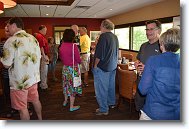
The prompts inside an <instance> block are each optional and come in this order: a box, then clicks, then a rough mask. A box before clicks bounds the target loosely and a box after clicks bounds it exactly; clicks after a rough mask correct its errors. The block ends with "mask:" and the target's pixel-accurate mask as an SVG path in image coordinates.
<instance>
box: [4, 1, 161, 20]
mask: <svg viewBox="0 0 189 129" xmlns="http://www.w3.org/2000/svg"><path fill="white" fill-rule="evenodd" d="M160 1H163V0H75V1H74V2H73V3H72V5H71V6H62V5H50V7H47V6H46V5H27V4H17V6H15V7H14V8H10V9H5V11H4V13H3V14H0V17H14V16H16V17H63V18H108V17H111V16H114V15H118V14H121V13H125V12H128V11H131V10H134V9H137V8H141V7H144V6H147V5H150V4H154V3H158V2H160ZM77 6H89V8H88V9H86V8H78V7H77ZM46 14H48V15H46Z"/></svg>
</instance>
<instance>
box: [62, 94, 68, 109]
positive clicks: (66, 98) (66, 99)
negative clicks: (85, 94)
mask: <svg viewBox="0 0 189 129" xmlns="http://www.w3.org/2000/svg"><path fill="white" fill-rule="evenodd" d="M67 103H68V95H67V94H64V102H63V106H66V105H67Z"/></svg>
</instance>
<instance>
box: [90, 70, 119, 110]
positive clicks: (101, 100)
mask: <svg viewBox="0 0 189 129" xmlns="http://www.w3.org/2000/svg"><path fill="white" fill-rule="evenodd" d="M92 71H93V75H94V87H95V94H96V99H97V102H98V105H99V109H100V112H108V110H109V106H110V105H115V101H116V96H115V75H116V70H113V71H110V72H105V71H103V70H101V69H100V68H98V67H97V68H93V70H92Z"/></svg>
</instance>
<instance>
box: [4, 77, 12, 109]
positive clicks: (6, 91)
mask: <svg viewBox="0 0 189 129" xmlns="http://www.w3.org/2000/svg"><path fill="white" fill-rule="evenodd" d="M3 93H4V96H5V100H6V106H8V107H10V106H11V100H10V85H9V78H5V77H3Z"/></svg>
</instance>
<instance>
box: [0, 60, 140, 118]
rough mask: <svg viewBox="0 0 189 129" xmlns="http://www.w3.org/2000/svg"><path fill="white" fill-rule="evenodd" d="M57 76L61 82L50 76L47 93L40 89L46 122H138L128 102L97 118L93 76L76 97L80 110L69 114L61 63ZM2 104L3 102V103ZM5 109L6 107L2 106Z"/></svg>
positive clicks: (34, 115) (3, 112)
mask: <svg viewBox="0 0 189 129" xmlns="http://www.w3.org/2000/svg"><path fill="white" fill-rule="evenodd" d="M56 69H57V70H56V76H57V78H58V80H59V81H57V82H53V81H52V75H51V74H50V73H49V75H48V85H49V88H48V90H47V91H45V92H44V91H43V92H42V91H41V90H40V89H39V95H40V101H41V103H42V114H43V119H44V120H137V119H138V113H137V112H136V111H135V110H134V108H133V111H132V112H130V111H129V104H128V102H127V101H125V102H123V103H122V104H121V105H120V107H119V109H117V108H114V109H110V111H109V115H107V116H96V115H95V110H96V108H98V104H97V101H96V98H95V93H94V85H93V78H92V74H90V76H89V86H88V87H84V88H83V95H82V96H81V97H76V101H75V105H80V106H81V108H80V110H77V111H74V112H69V106H67V107H63V106H62V103H63V100H64V97H63V94H62V85H61V63H60V62H58V63H57V67H56ZM1 104H2V102H1ZM2 107H4V106H2ZM1 110H2V111H1V114H0V115H1V116H0V117H4V116H5V111H6V109H1ZM12 119H14V120H19V115H18V114H16V115H14V116H13V117H12ZM31 119H32V120H36V119H37V117H36V114H35V112H33V115H32V116H31Z"/></svg>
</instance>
